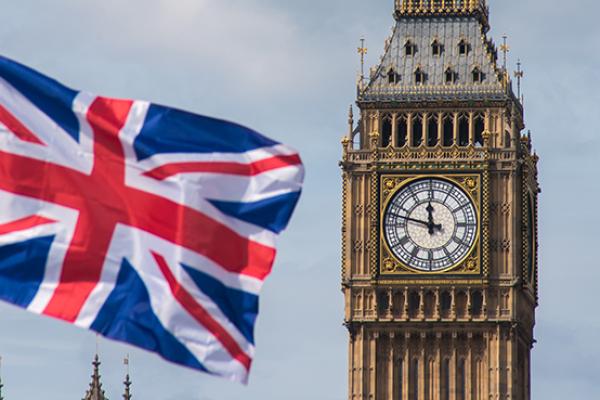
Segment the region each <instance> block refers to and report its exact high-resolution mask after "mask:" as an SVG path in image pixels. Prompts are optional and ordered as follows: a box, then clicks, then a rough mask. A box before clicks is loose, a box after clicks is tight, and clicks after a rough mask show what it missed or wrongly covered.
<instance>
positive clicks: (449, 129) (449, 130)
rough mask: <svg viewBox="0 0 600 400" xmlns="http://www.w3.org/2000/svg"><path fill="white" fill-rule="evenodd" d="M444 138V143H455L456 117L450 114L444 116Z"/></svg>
mask: <svg viewBox="0 0 600 400" xmlns="http://www.w3.org/2000/svg"><path fill="white" fill-rule="evenodd" d="M443 129H444V138H443V143H442V144H443V145H444V146H446V147H448V146H452V144H454V117H453V116H452V115H451V114H449V115H446V116H444V126H443Z"/></svg>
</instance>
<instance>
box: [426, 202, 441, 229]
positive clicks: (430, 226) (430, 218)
mask: <svg viewBox="0 0 600 400" xmlns="http://www.w3.org/2000/svg"><path fill="white" fill-rule="evenodd" d="M426 210H427V213H428V214H429V215H428V216H427V228H428V230H429V234H430V235H433V234H434V232H435V230H434V228H436V227H437V226H436V224H434V223H433V211H434V209H433V206H432V205H431V201H430V202H429V205H428V206H427V209H426ZM441 229H442V228H441V227H440V230H441Z"/></svg>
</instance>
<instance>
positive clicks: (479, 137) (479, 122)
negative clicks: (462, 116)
mask: <svg viewBox="0 0 600 400" xmlns="http://www.w3.org/2000/svg"><path fill="white" fill-rule="evenodd" d="M474 129H475V146H477V147H483V144H484V141H483V131H484V130H485V121H484V119H483V116H482V115H478V116H477V117H475V125H474Z"/></svg>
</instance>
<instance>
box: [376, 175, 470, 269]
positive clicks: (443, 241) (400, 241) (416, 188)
mask: <svg viewBox="0 0 600 400" xmlns="http://www.w3.org/2000/svg"><path fill="white" fill-rule="evenodd" d="M477 229H478V221H477V213H476V209H475V205H474V204H473V202H472V200H471V198H470V197H469V196H468V195H467V194H466V193H465V192H464V191H463V190H462V189H460V188H459V187H458V186H457V185H455V184H454V183H451V182H450V181H446V180H443V179H438V178H426V179H420V180H417V181H414V182H411V183H409V184H408V185H406V186H404V187H403V188H402V189H400V190H399V191H398V192H397V193H396V194H395V195H394V196H393V198H392V200H391V201H390V203H389V204H388V206H387V209H386V210H385V213H384V222H383V230H384V236H385V239H386V242H387V244H388V246H389V248H390V250H391V251H392V253H393V254H394V255H395V256H396V257H397V258H398V259H399V260H400V261H402V262H403V263H404V264H406V265H407V266H409V267H411V268H414V269H416V270H419V271H426V272H436V271H442V270H445V269H448V268H450V267H452V266H455V265H457V264H458V263H460V262H462V261H463V260H464V259H465V258H466V257H467V256H468V255H469V252H470V250H471V248H472V247H473V246H474V244H475V240H476V238H477Z"/></svg>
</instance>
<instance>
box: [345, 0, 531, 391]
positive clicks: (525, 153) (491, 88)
mask: <svg viewBox="0 0 600 400" xmlns="http://www.w3.org/2000/svg"><path fill="white" fill-rule="evenodd" d="M488 15H489V14H488V8H487V5H486V2H485V0H396V2H395V12H394V17H395V26H394V28H393V30H392V33H391V36H390V37H389V38H388V39H387V40H386V42H385V50H384V54H383V56H382V57H381V59H380V62H379V64H378V65H377V66H376V67H374V68H372V69H371V71H370V73H369V76H368V77H364V76H361V78H360V79H359V82H358V94H357V106H358V108H359V110H360V115H359V116H358V118H356V121H355V120H354V116H353V112H352V109H351V110H350V117H349V132H348V135H347V136H345V137H344V139H343V140H342V144H343V156H342V162H341V166H342V175H343V196H342V197H343V219H342V287H343V292H344V296H345V323H346V326H347V328H348V331H349V369H348V373H349V395H348V398H349V399H350V400H367V399H368V400H484V399H485V400H509V399H510V400H529V399H530V397H531V396H530V369H531V362H530V354H531V349H532V347H533V343H534V342H535V341H534V337H533V327H534V323H535V308H536V306H537V257H536V254H537V196H538V193H539V191H540V190H539V186H538V182H537V161H538V158H537V156H536V155H535V154H534V153H533V152H532V143H531V135H530V134H525V135H524V134H523V131H524V122H523V121H524V119H523V105H522V102H521V100H520V99H519V95H520V94H519V93H517V94H515V91H514V89H513V82H512V81H511V76H510V73H509V72H508V69H507V67H506V61H505V57H506V52H507V51H508V48H507V47H506V45H505V44H504V45H503V46H501V48H500V50H501V51H502V52H504V57H503V59H504V60H502V61H500V62H499V61H498V50H497V48H496V46H495V45H494V43H493V42H492V41H491V40H490V39H489V38H488V36H487V33H488V30H489V25H488ZM365 51H366V49H363V48H361V49H359V52H361V53H362V54H364V52H365ZM515 76H516V77H517V79H518V80H519V83H520V79H521V77H522V72H521V71H520V70H519V71H518V72H517V73H516V74H515ZM519 91H520V89H519Z"/></svg>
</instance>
